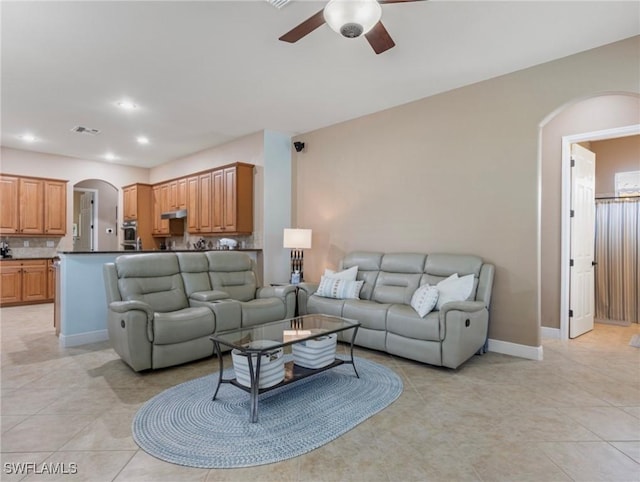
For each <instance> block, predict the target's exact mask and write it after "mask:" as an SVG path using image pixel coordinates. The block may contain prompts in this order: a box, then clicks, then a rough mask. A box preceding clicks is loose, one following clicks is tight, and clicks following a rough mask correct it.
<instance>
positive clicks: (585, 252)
mask: <svg viewBox="0 0 640 482" xmlns="http://www.w3.org/2000/svg"><path fill="white" fill-rule="evenodd" d="M571 159H572V166H571V255H570V258H571V261H570V269H569V272H570V280H571V281H570V287H569V310H570V311H569V338H576V337H578V336H580V335H582V334H584V333H586V332H588V331H591V330H593V317H594V311H595V308H594V306H595V303H594V301H595V300H594V299H595V291H594V286H595V285H594V266H593V263H594V250H595V248H594V241H595V219H596V214H595V212H596V211H595V182H596V155H595V154H594V153H593V152H591V151H590V150H588V149H585V148H584V147H582V146H580V145H578V144H572V145H571Z"/></svg>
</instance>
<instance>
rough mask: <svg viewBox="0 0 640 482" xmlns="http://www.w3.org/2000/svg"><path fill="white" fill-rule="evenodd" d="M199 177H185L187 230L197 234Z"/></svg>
mask: <svg viewBox="0 0 640 482" xmlns="http://www.w3.org/2000/svg"><path fill="white" fill-rule="evenodd" d="M199 218H200V179H199V178H198V176H192V177H189V178H187V231H188V232H190V233H192V234H197V233H198V230H199V229H200V227H199V224H198V220H199Z"/></svg>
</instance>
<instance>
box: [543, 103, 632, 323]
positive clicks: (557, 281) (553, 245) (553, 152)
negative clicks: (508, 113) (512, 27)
mask: <svg viewBox="0 0 640 482" xmlns="http://www.w3.org/2000/svg"><path fill="white" fill-rule="evenodd" d="M639 122H640V99H639V98H638V97H637V96H631V95H619V94H610V95H600V96H596V97H592V98H589V99H584V100H579V101H576V102H573V103H571V104H570V105H567V106H564V107H563V109H561V110H560V111H559V112H557V113H556V114H555V115H554V116H552V117H550V118H549V119H547V122H546V124H545V125H544V127H543V128H542V134H541V138H542V145H541V156H542V165H541V176H542V191H541V192H542V199H541V275H542V280H543V282H542V286H541V324H542V326H545V327H549V328H560V304H561V303H560V298H561V297H560V286H561V272H560V268H561V242H562V240H561V226H562V224H561V206H562V165H561V164H562V163H561V160H562V137H563V136H570V135H576V134H582V133H588V132H597V131H601V130H607V129H612V128H616V127H624V126H628V125H633V124H637V123H639ZM581 144H583V143H581ZM594 144H597V143H596V142H590V143H589V145H588V146H587V148H589V149H593V145H594ZM598 164H599V162H598V160H596V166H598Z"/></svg>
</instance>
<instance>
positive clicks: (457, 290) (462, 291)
mask: <svg viewBox="0 0 640 482" xmlns="http://www.w3.org/2000/svg"><path fill="white" fill-rule="evenodd" d="M436 287H437V288H438V293H439V295H438V302H437V303H436V310H439V309H440V308H442V305H444V304H445V303H448V302H449V301H464V300H466V299H467V298H469V296H470V295H471V291H472V290H473V275H472V274H468V275H466V276H462V277H460V278H459V277H458V274H457V273H455V274H452V275H451V276H449V277H448V278H447V279H444V280H442V281H440V283H438V284H437V285H436Z"/></svg>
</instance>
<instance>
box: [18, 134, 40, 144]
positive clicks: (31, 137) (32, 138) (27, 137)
mask: <svg viewBox="0 0 640 482" xmlns="http://www.w3.org/2000/svg"><path fill="white" fill-rule="evenodd" d="M19 137H20V139H22V140H23V141H25V142H35V141H36V136H34V135H33V134H29V133H26V134H22V135H21V136H19Z"/></svg>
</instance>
